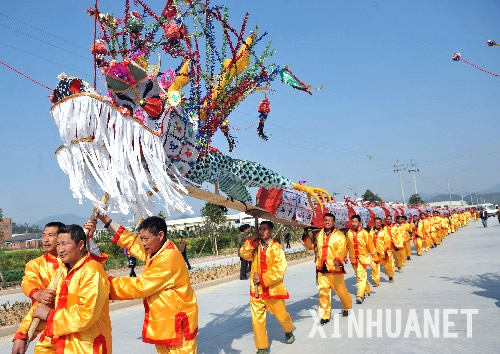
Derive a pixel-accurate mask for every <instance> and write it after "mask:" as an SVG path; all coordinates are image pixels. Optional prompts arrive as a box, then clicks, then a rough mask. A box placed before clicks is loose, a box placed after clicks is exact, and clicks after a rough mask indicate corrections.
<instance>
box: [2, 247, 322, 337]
mask: <svg viewBox="0 0 500 354" xmlns="http://www.w3.org/2000/svg"><path fill="white" fill-rule="evenodd" d="M313 258H314V257H313V256H308V257H304V258H300V259H294V260H293V261H290V262H288V266H289V267H290V266H294V265H297V264H301V263H305V262H307V261H311V260H312V259H313ZM238 279H239V274H235V275H231V276H229V277H224V278H220V279H214V280H210V281H206V282H203V283H199V284H195V285H193V290H200V289H205V288H208V287H211V286H216V285H219V284H222V283H226V282H228V281H233V280H238ZM142 303H143V300H142V299H138V300H126V301H117V302H112V303H110V304H109V311H110V312H112V311H116V310H121V309H125V308H127V307H132V306H136V305H139V304H142ZM18 326H19V325H13V326H7V327H1V328H0V337H7V336H11V335H14V334H15V333H16V330H17V327H18Z"/></svg>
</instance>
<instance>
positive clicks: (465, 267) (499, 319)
mask: <svg viewBox="0 0 500 354" xmlns="http://www.w3.org/2000/svg"><path fill="white" fill-rule="evenodd" d="M499 253H500V225H499V224H498V223H497V222H496V221H494V222H490V227H488V228H486V229H485V228H483V227H482V226H481V224H480V222H477V223H472V224H471V225H469V226H468V227H466V228H464V229H461V230H460V231H458V232H457V233H455V234H452V235H451V236H449V237H448V238H446V239H445V241H444V243H443V245H442V246H440V247H439V248H437V249H434V250H431V252H429V253H425V254H424V257H416V256H415V255H414V256H413V257H412V260H411V261H410V262H409V264H408V265H407V266H406V267H405V268H404V273H402V274H399V273H396V277H395V280H396V281H395V283H394V284H389V283H387V282H386V281H384V280H383V282H382V284H381V286H380V287H379V288H375V292H374V294H373V295H372V296H371V297H369V298H367V300H366V301H365V303H363V304H362V305H354V310H353V311H352V313H351V315H350V317H349V319H350V320H352V319H354V318H355V317H356V318H357V319H358V320H359V317H360V316H361V312H363V313H364V316H365V318H366V316H367V313H368V312H367V311H368V310H369V309H372V310H374V316H375V317H378V314H376V313H375V311H376V309H380V310H383V311H384V312H383V313H382V314H385V310H386V309H390V310H392V311H393V317H392V323H393V324H392V327H391V328H392V329H393V330H394V328H395V325H394V322H395V314H394V313H395V311H396V309H401V314H402V315H401V317H402V333H403V332H404V331H405V329H407V330H408V328H409V327H408V326H407V321H408V319H410V320H411V319H412V318H413V317H412V316H410V314H412V312H411V310H412V309H414V311H415V313H414V314H416V317H415V318H414V319H415V322H414V325H415V326H416V327H417V328H419V329H420V330H421V332H422V335H424V327H425V326H424V319H423V318H424V310H425V309H431V310H432V311H439V313H440V314H441V316H440V318H439V319H440V326H438V329H439V332H440V333H439V334H440V335H439V338H432V335H431V338H416V332H415V330H413V331H411V332H410V335H409V338H404V337H403V335H401V336H399V337H398V338H394V339H393V338H389V335H388V333H387V331H386V326H387V324H388V322H389V321H388V317H385V318H382V317H381V318H382V321H381V326H378V327H380V328H381V329H382V335H381V338H371V339H370V338H366V333H367V330H366V328H367V326H366V323H365V327H364V328H365V336H364V337H365V338H357V337H355V338H348V334H349V333H348V332H349V331H348V330H349V324H350V322H349V320H348V319H346V318H340V320H339V324H338V325H335V323H334V322H333V321H332V322H330V323H329V324H328V325H326V326H325V327H323V329H324V330H325V334H326V335H327V336H328V338H325V339H323V338H321V336H320V334H319V333H318V332H316V335H315V337H314V338H309V337H308V335H309V334H310V332H311V329H313V327H314V323H315V318H314V317H313V314H314V312H313V313H311V310H316V308H317V307H316V306H317V290H316V284H315V275H314V270H313V265H312V263H303V264H299V265H295V266H291V267H290V268H289V269H288V271H287V275H286V279H285V284H286V285H287V288H288V290H289V292H290V294H291V299H290V300H289V301H287V306H288V311H289V312H290V314H291V316H292V319H293V320H294V324H295V326H296V331H295V335H296V337H297V340H296V341H295V343H294V344H292V345H287V344H284V343H283V339H284V338H283V337H284V335H283V332H282V331H281V328H280V326H279V325H278V323H277V322H276V321H275V320H274V318H272V316H269V317H268V318H269V320H268V332H269V338H270V342H271V351H272V352H273V353H307V352H314V353H315V354H319V353H331V352H333V351H344V352H347V351H349V352H353V353H367V352H368V353H376V352H381V351H385V352H390V353H392V352H393V353H402V352H403V353H417V352H423V351H426V352H427V353H440V354H442V353H456V352H459V353H461V352H481V353H498V352H499V349H498V348H499V347H500V335H499V333H500V332H499V328H500V258H499V257H498V254H499ZM346 283H347V285H348V289H349V292H350V293H351V294H354V293H355V281H354V278H353V272H352V269H351V268H350V266H348V275H347V277H346ZM197 296H198V299H199V306H200V315H199V327H200V334H199V352H200V353H209V354H212V353H253V352H255V348H254V344H253V336H252V327H251V320H250V312H249V308H248V299H249V296H248V283H247V282H246V281H232V282H229V283H226V284H222V285H218V286H215V287H211V288H206V289H202V290H200V291H197ZM339 305H340V304H339V301H338V299H337V298H336V297H335V299H334V301H333V303H332V306H333V308H334V309H335V310H333V312H337V310H336V309H338V308H339ZM446 309H452V310H453V309H457V310H458V311H459V309H477V310H478V314H477V315H471V317H472V337H471V338H467V321H466V316H465V315H460V314H457V315H453V314H452V315H450V316H449V320H450V321H453V322H454V325H453V326H451V327H450V332H451V333H457V335H458V338H443V335H444V333H443V322H444V318H443V312H444V311H443V310H446ZM333 312H332V313H333ZM143 314H144V310H143V308H142V306H135V307H130V308H127V309H123V310H118V311H115V312H113V313H112V315H111V318H112V322H113V336H114V338H115V340H114V342H113V346H114V347H113V349H114V351H115V352H116V353H134V352H139V351H140V352H141V353H143V354H147V353H154V352H155V350H154V348H153V347H152V346H151V345H147V344H143V343H142V342H141V339H140V333H141V328H142V319H143ZM353 315H354V316H353ZM415 326H414V329H415ZM335 329H337V331H338V334H339V335H341V336H342V338H331V335H332V334H333V333H334V331H335ZM373 335H374V336H376V329H375V330H374V333H373ZM117 338H119V340H118V339H117ZM8 341H9V339H8V338H3V339H0V353H8V352H9V348H10V343H9V342H8Z"/></svg>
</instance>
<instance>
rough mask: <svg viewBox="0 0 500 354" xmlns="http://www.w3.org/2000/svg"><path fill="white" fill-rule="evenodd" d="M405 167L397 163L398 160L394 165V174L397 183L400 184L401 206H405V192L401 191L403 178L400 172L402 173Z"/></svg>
mask: <svg viewBox="0 0 500 354" xmlns="http://www.w3.org/2000/svg"><path fill="white" fill-rule="evenodd" d="M404 170H405V167H404V165H402V164H400V163H399V160H398V161H396V164H395V165H394V172H395V173H397V174H398V175H399V183H400V184H401V195H402V196H403V205H405V204H406V200H405V191H404V189H403V177H401V171H404Z"/></svg>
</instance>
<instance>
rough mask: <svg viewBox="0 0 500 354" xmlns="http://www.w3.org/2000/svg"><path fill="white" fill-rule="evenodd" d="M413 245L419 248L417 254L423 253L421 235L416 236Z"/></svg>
mask: <svg viewBox="0 0 500 354" xmlns="http://www.w3.org/2000/svg"><path fill="white" fill-rule="evenodd" d="M413 245H414V246H415V248H416V249H417V254H418V255H421V254H422V238H421V237H415V238H414V239H413Z"/></svg>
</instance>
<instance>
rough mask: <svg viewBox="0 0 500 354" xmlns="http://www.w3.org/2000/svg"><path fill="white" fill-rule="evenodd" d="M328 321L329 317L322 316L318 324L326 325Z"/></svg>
mask: <svg viewBox="0 0 500 354" xmlns="http://www.w3.org/2000/svg"><path fill="white" fill-rule="evenodd" d="M328 322H330V319H327V318H322V319H321V321H319V324H320V325H322V326H324V325H326V324H327V323H328Z"/></svg>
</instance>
